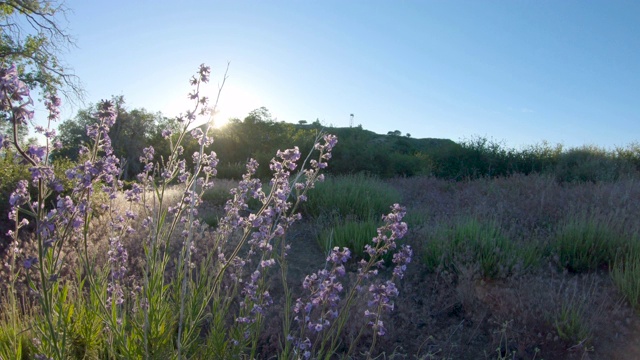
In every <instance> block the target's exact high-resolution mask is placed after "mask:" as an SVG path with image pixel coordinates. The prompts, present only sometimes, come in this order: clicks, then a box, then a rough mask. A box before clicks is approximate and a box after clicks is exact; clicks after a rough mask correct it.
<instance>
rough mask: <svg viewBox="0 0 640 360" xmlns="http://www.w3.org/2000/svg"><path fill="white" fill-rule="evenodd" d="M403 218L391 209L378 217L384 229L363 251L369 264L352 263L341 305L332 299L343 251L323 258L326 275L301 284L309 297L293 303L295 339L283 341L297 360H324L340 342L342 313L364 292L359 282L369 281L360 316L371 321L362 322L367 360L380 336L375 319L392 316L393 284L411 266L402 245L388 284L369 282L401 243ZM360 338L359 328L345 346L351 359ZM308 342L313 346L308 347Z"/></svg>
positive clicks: (381, 326)
mask: <svg viewBox="0 0 640 360" xmlns="http://www.w3.org/2000/svg"><path fill="white" fill-rule="evenodd" d="M404 215H405V210H404V208H403V207H401V206H400V205H398V204H394V205H393V206H392V207H391V213H389V214H388V215H385V216H383V217H382V219H383V221H384V222H385V224H384V225H383V226H382V227H380V228H378V230H377V233H378V235H377V236H376V237H374V238H373V240H372V244H373V245H370V244H367V245H365V252H366V253H367V254H368V255H369V260H364V259H363V260H361V261H360V262H359V263H358V275H357V277H356V281H355V283H354V284H353V285H352V287H351V289H350V290H349V292H348V293H347V294H346V296H345V298H344V301H343V302H342V303H340V304H339V303H338V302H337V299H338V298H339V295H338V294H339V293H341V292H342V290H343V287H342V284H341V283H340V282H338V281H337V279H338V278H339V277H341V276H342V275H343V274H344V267H343V265H342V263H345V262H346V261H347V260H348V259H349V257H350V251H349V249H342V250H340V249H338V248H334V249H333V250H332V251H331V252H330V254H329V256H328V257H327V263H329V264H332V268H331V270H330V271H327V270H320V271H319V272H318V273H317V274H313V275H311V276H307V277H306V278H305V280H304V282H303V288H304V289H305V290H306V291H307V292H308V293H309V295H308V297H307V300H303V299H302V298H299V299H297V300H296V304H295V306H294V307H293V312H294V313H295V314H296V317H295V318H294V321H296V322H297V323H298V326H299V335H298V336H297V337H294V336H289V338H288V339H289V341H291V342H292V343H293V345H294V347H295V349H296V352H298V353H299V354H300V355H301V356H302V357H303V358H305V359H308V358H310V357H311V356H315V357H317V358H325V359H329V358H330V357H331V356H332V354H334V353H335V352H336V351H337V348H338V346H339V344H340V343H341V342H342V336H343V330H344V326H345V324H346V322H347V320H348V319H349V312H348V310H349V309H350V308H351V307H352V304H353V302H354V301H355V299H356V296H357V294H358V293H359V292H362V291H363V290H364V289H365V286H364V283H365V281H372V284H371V285H370V286H369V287H368V292H367V296H369V298H370V300H369V301H368V304H367V305H368V306H367V309H365V311H364V313H363V315H364V317H365V318H366V319H371V320H369V321H368V322H367V326H369V327H370V328H371V329H372V330H373V341H372V344H371V346H370V349H369V353H368V358H370V357H371V352H372V351H373V348H374V347H375V343H376V339H377V337H378V336H383V335H384V334H385V332H386V329H385V327H384V322H383V321H382V320H381V316H382V314H383V313H384V312H388V311H391V310H393V301H392V300H391V299H392V298H393V297H395V296H397V295H398V291H397V288H396V285H395V280H397V279H401V278H402V277H403V276H404V272H405V271H406V266H407V264H408V263H409V262H411V256H412V250H411V248H410V247H409V246H408V245H403V246H402V247H401V248H400V250H399V251H398V252H396V253H395V254H394V255H393V263H394V264H395V266H394V269H393V274H392V277H391V279H390V280H387V281H385V282H383V283H381V282H376V281H375V277H376V276H377V275H378V272H379V269H380V268H382V267H383V264H384V260H382V257H383V256H384V255H385V254H387V253H388V252H390V251H393V250H395V249H396V248H397V244H396V240H398V239H401V238H402V237H403V236H404V235H405V234H406V232H407V224H406V223H404V222H402V218H403V217H404ZM363 333H364V327H363V328H361V329H360V332H359V334H358V336H357V337H356V338H355V340H354V341H353V342H352V343H351V346H350V348H349V351H348V354H351V353H353V351H354V350H355V346H356V345H357V343H358V341H359V339H360V337H361V336H362V335H363ZM312 339H316V340H315V341H312Z"/></svg>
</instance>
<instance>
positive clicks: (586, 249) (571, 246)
mask: <svg viewBox="0 0 640 360" xmlns="http://www.w3.org/2000/svg"><path fill="white" fill-rule="evenodd" d="M629 240H630V239H628V238H627V236H626V235H625V234H624V233H622V232H621V230H620V229H619V227H618V226H616V223H615V222H614V221H613V220H612V219H611V218H606V217H602V216H594V215H587V214H577V215H575V216H572V217H570V218H569V219H568V220H566V221H565V222H564V223H563V224H561V225H560V226H559V227H558V229H557V231H556V234H555V237H554V238H553V239H552V248H553V250H554V251H555V252H556V254H557V256H558V259H559V261H560V264H561V266H564V267H566V268H567V269H568V270H569V271H573V272H584V271H593V270H596V269H598V268H601V267H604V266H609V265H610V264H611V263H612V262H613V260H614V259H615V257H616V254H618V253H619V252H621V251H622V250H623V249H624V246H625V244H628V242H629Z"/></svg>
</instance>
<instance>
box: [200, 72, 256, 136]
mask: <svg viewBox="0 0 640 360" xmlns="http://www.w3.org/2000/svg"><path fill="white" fill-rule="evenodd" d="M212 105H213V104H212ZM260 106H264V103H263V100H262V99H261V97H260V96H258V95H256V92H255V91H254V90H253V89H251V87H249V86H242V85H241V84H229V83H227V84H225V87H224V88H223V89H222V92H221V93H220V100H219V101H218V106H217V111H216V113H215V115H214V117H213V126H214V127H215V128H218V129H219V128H222V127H224V126H225V125H226V124H227V123H228V122H229V119H232V118H238V119H244V117H245V116H247V115H248V114H249V112H251V111H252V110H255V109H257V108H259V107H260Z"/></svg>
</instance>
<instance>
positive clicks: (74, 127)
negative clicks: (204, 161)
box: [54, 96, 177, 180]
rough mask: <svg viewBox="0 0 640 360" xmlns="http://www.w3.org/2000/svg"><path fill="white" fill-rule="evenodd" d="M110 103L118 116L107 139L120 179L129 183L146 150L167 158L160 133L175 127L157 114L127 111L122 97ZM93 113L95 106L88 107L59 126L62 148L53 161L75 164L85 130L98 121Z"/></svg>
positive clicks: (137, 169) (85, 136) (166, 146)
mask: <svg viewBox="0 0 640 360" xmlns="http://www.w3.org/2000/svg"><path fill="white" fill-rule="evenodd" d="M112 101H113V103H114V104H115V107H116V110H117V113H118V114H117V117H116V122H115V124H114V126H113V127H112V128H111V129H110V130H109V137H110V138H111V145H112V146H113V149H114V153H115V155H116V156H117V157H118V158H120V160H121V161H122V162H123V163H124V166H123V174H122V176H123V178H124V179H125V180H128V179H131V178H133V177H134V176H135V175H136V174H138V173H139V172H140V170H142V166H141V164H140V159H139V158H140V155H141V154H142V149H144V148H145V147H148V146H153V147H154V149H155V152H156V155H157V156H159V157H161V156H165V157H166V156H167V155H168V154H169V147H168V144H167V141H166V140H165V139H164V138H163V137H162V130H164V129H169V130H175V128H176V126H177V124H176V122H175V120H173V119H168V118H166V117H164V116H162V114H160V113H150V112H148V111H146V110H145V109H133V110H128V109H127V108H126V107H125V99H124V97H123V96H114V97H112ZM95 111H96V106H95V105H90V106H89V107H87V108H85V109H81V110H79V111H78V113H77V114H76V116H75V118H73V119H69V120H66V121H64V122H62V123H61V124H60V125H59V127H58V139H57V140H59V141H60V142H61V143H62V145H63V147H62V149H60V150H58V151H56V152H55V153H54V158H65V157H66V158H69V159H71V160H74V161H75V160H78V149H79V147H80V146H81V145H83V144H85V143H88V142H89V137H88V136H87V130H86V127H87V125H90V124H94V123H95V122H96V121H97V119H96V118H95V117H94V113H95Z"/></svg>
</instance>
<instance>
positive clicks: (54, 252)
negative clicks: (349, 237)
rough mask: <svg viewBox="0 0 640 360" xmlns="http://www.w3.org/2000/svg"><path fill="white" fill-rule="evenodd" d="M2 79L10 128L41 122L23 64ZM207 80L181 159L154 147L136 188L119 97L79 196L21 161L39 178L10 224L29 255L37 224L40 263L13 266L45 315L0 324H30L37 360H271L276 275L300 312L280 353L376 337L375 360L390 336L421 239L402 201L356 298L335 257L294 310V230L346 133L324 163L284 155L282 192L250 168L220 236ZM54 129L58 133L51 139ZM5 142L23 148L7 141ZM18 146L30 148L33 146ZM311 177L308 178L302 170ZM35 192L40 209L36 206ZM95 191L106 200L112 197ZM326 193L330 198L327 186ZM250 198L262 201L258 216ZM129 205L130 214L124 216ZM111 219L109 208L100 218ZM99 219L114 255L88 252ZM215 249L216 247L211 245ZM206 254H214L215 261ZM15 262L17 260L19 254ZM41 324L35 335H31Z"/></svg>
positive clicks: (362, 268)
mask: <svg viewBox="0 0 640 360" xmlns="http://www.w3.org/2000/svg"><path fill="white" fill-rule="evenodd" d="M0 73H1V74H0V75H1V76H2V80H3V81H2V82H1V84H0V111H2V112H3V115H6V116H7V118H9V119H10V121H12V122H14V123H16V124H18V123H19V124H20V126H26V125H27V123H28V122H27V121H26V119H27V118H29V117H30V116H31V112H30V110H29V106H30V104H31V102H32V101H31V99H30V97H29V93H28V88H27V87H26V86H25V84H24V83H22V81H21V80H20V79H19V78H18V75H17V70H16V68H15V67H11V68H8V69H5V68H3V69H0ZM208 79H209V68H208V67H206V66H204V65H202V66H201V67H200V69H199V71H198V74H197V75H196V76H195V77H193V78H192V80H191V84H192V85H193V87H194V89H193V92H192V93H191V94H190V98H191V99H192V100H193V101H194V108H193V109H192V110H190V111H188V112H187V115H186V116H185V117H180V118H178V119H177V121H178V123H179V127H178V129H177V130H176V131H177V132H178V134H173V136H172V133H171V131H170V130H165V131H163V134H162V136H163V137H165V138H166V139H167V140H169V141H170V147H169V148H170V149H171V153H170V154H169V155H168V157H167V158H165V159H163V160H164V161H163V162H162V163H157V162H154V153H155V151H154V149H153V147H147V148H145V149H144V150H143V154H142V156H141V158H140V162H141V163H142V165H143V166H144V169H143V171H142V173H141V174H139V175H138V177H137V179H138V182H135V183H132V184H130V189H128V190H123V184H122V182H120V181H118V175H119V174H120V170H121V169H120V163H119V160H118V159H117V158H116V157H115V156H114V155H113V149H112V148H111V145H110V144H111V142H110V140H109V137H108V133H109V128H110V127H111V126H113V124H114V123H115V117H116V110H115V107H114V105H113V104H112V103H111V102H109V101H103V102H101V103H100V104H99V105H98V106H97V109H96V110H97V112H96V115H95V117H96V118H97V120H98V123H96V124H92V125H89V126H88V127H87V134H88V136H89V137H90V138H91V139H92V145H90V147H88V148H84V147H83V148H82V149H81V150H80V151H81V153H82V155H83V156H85V157H86V160H83V161H82V162H81V163H80V164H78V165H76V166H73V167H72V168H71V169H69V170H68V171H67V172H66V174H65V175H66V178H68V179H69V180H70V188H71V191H70V193H69V194H65V193H64V192H63V191H64V189H63V187H62V186H61V184H60V183H59V181H58V180H57V178H56V173H55V171H54V169H53V168H52V166H51V164H50V162H49V156H48V154H49V152H50V150H51V148H49V147H48V145H47V146H34V147H32V148H30V149H29V150H28V152H25V151H20V152H21V153H22V154H23V159H24V161H27V162H28V163H30V164H31V166H32V167H33V168H34V169H35V170H34V171H32V172H31V174H30V177H31V178H30V180H31V181H28V180H25V179H21V180H19V181H18V182H17V186H16V189H15V190H14V191H13V192H12V193H11V194H10V197H9V203H10V205H11V209H10V216H11V219H12V220H13V221H14V222H15V231H12V232H10V236H11V239H12V241H13V246H17V244H18V239H19V238H18V236H19V233H20V232H23V231H24V230H25V226H26V225H28V224H29V222H33V223H35V224H34V227H35V229H36V231H35V232H33V234H32V236H33V237H34V244H35V247H36V250H35V254H33V255H34V256H32V254H31V253H24V254H22V255H20V256H21V258H20V259H19V262H17V261H14V262H13V263H12V264H14V265H16V264H17V263H21V264H22V266H12V267H11V275H10V277H11V279H15V278H18V277H19V276H20V277H26V284H25V285H27V287H26V288H27V289H29V291H28V292H25V293H24V294H20V295H23V296H30V297H31V298H30V301H32V302H34V303H35V304H37V305H36V306H33V307H30V308H29V310H31V311H33V314H31V313H29V312H28V311H25V312H24V313H23V314H24V315H25V316H26V317H28V318H27V319H24V321H20V322H17V321H12V322H11V323H10V324H7V323H6V322H5V323H4V324H1V323H0V324H1V325H6V326H7V328H5V329H3V332H0V335H2V334H3V333H5V334H7V333H8V334H22V333H24V331H26V330H28V329H31V331H33V334H34V336H35V337H36V338H37V341H34V342H33V347H34V349H33V350H34V351H33V352H34V353H35V356H34V357H35V358H56V359H67V358H71V357H78V358H87V357H89V358H95V357H97V356H100V357H104V358H127V359H140V358H165V357H167V358H178V359H182V358H203V359H208V358H225V359H226V358H256V357H257V356H258V351H259V349H258V342H259V340H260V339H261V337H262V333H261V332H262V331H263V324H264V321H265V316H266V315H267V311H266V310H267V309H268V308H269V306H270V305H272V304H273V303H274V301H273V299H272V298H271V294H270V292H269V291H268V286H269V285H270V284H271V281H269V276H271V275H272V274H273V271H274V269H275V268H276V267H277V265H280V271H281V274H280V276H281V280H282V287H283V293H284V300H283V302H282V303H284V304H286V306H285V308H284V309H283V310H282V311H283V313H282V319H283V321H282V328H283V333H284V334H283V335H282V337H281V338H282V339H286V340H283V342H282V343H281V344H279V345H280V346H279V348H278V349H277V352H278V356H280V357H282V358H293V357H298V358H299V357H300V355H301V354H302V356H303V357H305V358H309V357H315V358H330V357H332V356H334V355H335V354H336V353H337V352H338V351H339V350H340V351H342V352H343V353H344V357H349V356H351V354H353V353H354V352H355V349H356V348H358V346H360V345H359V341H360V339H362V337H363V336H364V335H366V338H367V342H368V344H369V346H368V353H369V354H372V353H373V351H374V348H375V346H376V343H377V339H378V337H379V336H383V335H384V334H385V332H386V328H385V325H384V321H383V319H384V316H385V315H384V314H385V313H386V312H388V311H390V310H392V309H393V307H394V304H393V298H395V297H396V296H397V295H398V290H397V288H396V285H395V281H397V280H398V279H400V278H402V277H403V275H404V272H405V270H406V265H407V264H408V263H409V262H410V261H411V256H412V251H411V248H410V247H408V246H404V245H403V246H401V247H400V249H399V250H398V251H396V253H395V254H394V255H393V259H392V263H393V265H394V266H393V270H392V273H391V274H389V276H387V277H386V279H385V280H382V279H380V278H379V277H377V276H376V275H377V274H378V272H379V270H378V267H379V262H380V260H381V259H382V258H383V256H385V254H388V253H389V251H390V250H392V249H396V248H397V245H396V241H397V240H399V239H401V238H402V237H403V236H404V235H405V234H406V232H407V225H406V223H404V222H402V219H403V217H404V215H405V211H404V208H402V207H401V206H399V205H398V204H394V205H393V206H392V207H391V211H390V212H389V213H388V215H386V216H383V217H382V222H383V224H382V225H381V226H380V227H379V228H378V230H377V234H378V235H377V236H375V238H374V239H372V242H371V245H369V244H367V245H366V246H365V250H366V252H367V254H368V255H369V259H368V260H366V261H361V262H359V263H358V265H357V274H354V276H353V277H352V279H353V281H352V282H351V284H350V286H349V287H345V286H343V285H342V283H341V280H340V279H341V278H342V277H343V276H345V275H346V268H345V266H344V263H345V262H347V261H348V260H349V258H350V257H351V252H350V250H349V249H346V248H342V249H340V248H333V249H331V251H330V252H329V254H328V256H327V259H326V261H327V266H326V267H325V269H322V270H319V271H317V272H316V273H315V274H312V275H310V276H307V277H306V278H305V280H304V282H303V284H302V285H303V286H302V291H301V293H300V294H299V295H300V296H297V297H296V300H295V304H294V301H293V299H294V297H293V293H292V290H291V289H290V288H289V285H288V283H287V278H286V266H287V263H286V252H287V251H288V249H289V246H288V244H287V242H286V241H287V238H286V236H285V234H286V232H287V230H288V229H289V227H290V226H291V225H292V224H294V223H295V222H296V221H298V220H299V219H300V215H299V214H298V213H296V210H297V209H298V207H299V206H300V204H301V203H302V202H303V201H305V200H306V199H307V197H308V195H309V189H311V188H313V187H314V185H315V184H316V182H317V181H318V180H319V179H321V178H322V174H320V170H321V169H324V168H326V167H327V166H328V163H327V161H328V160H329V159H330V158H331V151H332V150H333V148H334V146H335V145H336V143H337V138H336V137H335V136H333V135H328V134H320V135H318V137H317V138H316V139H315V141H314V144H315V145H314V151H313V152H312V153H311V154H310V155H309V157H308V158H307V159H309V158H311V156H312V155H313V156H314V157H315V158H314V159H313V160H310V161H309V163H308V166H305V165H307V164H306V161H305V162H303V163H302V164H299V160H300V159H301V153H300V151H299V149H298V148H297V147H294V148H291V149H287V150H284V151H278V152H277V153H276V157H275V158H272V160H271V161H270V166H269V168H270V169H271V171H272V178H271V181H270V186H269V187H268V188H267V187H263V186H262V183H261V182H260V180H259V179H257V178H256V177H255V175H256V172H257V169H258V163H257V162H256V161H255V160H253V159H250V160H249V161H248V162H247V164H246V172H245V173H244V174H243V176H242V180H241V181H240V182H239V183H238V186H237V187H236V188H233V189H231V191H230V198H229V199H228V200H227V201H226V203H225V213H224V215H223V216H222V217H220V219H219V221H218V223H217V228H216V230H215V231H213V232H209V233H207V232H205V230H204V229H203V226H201V225H200V219H198V217H197V216H198V211H197V210H198V209H197V207H198V206H199V205H200V204H201V203H202V201H203V200H202V196H203V193H204V192H205V191H206V190H207V189H208V188H210V187H211V186H213V183H212V181H211V178H212V176H213V175H215V172H216V171H215V168H216V166H217V164H218V159H217V155H216V153H215V152H210V153H206V151H205V150H206V148H207V146H208V145H210V144H211V143H212V141H213V139H212V138H210V137H209V136H208V135H206V134H208V133H209V131H208V130H209V129H205V130H204V131H203V129H201V128H199V127H196V128H193V122H194V121H195V119H196V116H195V115H196V114H198V113H199V114H200V115H208V114H209V108H208V105H207V104H208V102H207V99H206V98H205V97H202V96H201V95H200V93H199V89H200V86H201V84H203V83H206V82H208ZM218 95H219V94H218ZM45 98H46V99H47V100H46V101H45V106H46V108H47V109H48V110H49V120H51V121H52V120H55V119H56V118H57V116H58V113H59V112H58V107H59V105H60V100H59V99H58V98H57V97H55V96H53V95H50V94H47V95H46V96H45ZM14 103H15V104H14ZM14 105H15V106H14ZM214 108H215V106H214ZM208 126H210V124H209V125H208ZM189 128H193V130H190V131H189V130H188V129H189ZM39 131H42V132H43V133H44V134H45V136H47V137H51V136H52V135H51V134H52V133H51V132H48V131H47V132H45V131H46V130H44V129H43V130H39ZM189 132H190V134H191V136H192V137H193V138H194V141H195V142H196V143H197V144H198V145H199V149H198V150H199V151H198V152H196V153H194V154H193V155H192V159H193V164H194V166H193V168H187V165H186V164H187V162H186V161H185V159H183V158H181V155H182V151H183V148H182V146H181V141H182V140H183V139H184V137H185V135H186V134H187V133H189ZM0 143H1V144H3V146H7V144H9V143H8V142H7V143H5V142H4V138H0ZM48 143H49V142H48ZM9 145H11V146H15V147H16V148H17V149H20V145H19V144H9ZM297 168H300V169H304V170H301V171H299V172H297V173H295V172H294V171H295V170H296V169H297ZM156 174H157V175H158V176H154V175H156ZM175 182H178V183H180V184H183V185H181V186H180V187H177V190H176V191H175V192H177V193H178V196H177V200H176V201H175V202H173V201H171V196H170V194H172V193H173V192H174V191H173V190H174V189H176V187H175V186H173V184H174V183H175ZM170 186H171V187H170ZM33 187H35V188H36V193H37V198H36V199H34V198H32V197H31V195H30V190H31V189H32V188H33ZM96 193H99V194H101V195H102V196H104V197H105V198H104V200H103V201H101V200H98V197H97V196H96ZM56 195H57V196H56ZM315 195H317V196H321V195H322V193H321V192H318V191H317V189H316V191H315ZM212 196H214V198H217V197H219V194H214V195H212ZM49 197H55V198H56V201H55V202H54V203H53V204H52V207H53V208H51V209H48V208H46V207H45V206H44V201H45V200H46V199H47V198H49ZM250 199H253V201H256V202H257V203H258V204H259V205H257V206H256V207H255V208H253V209H251V208H250V205H249V200H250ZM96 202H97V204H96ZM122 203H125V205H126V206H120V205H121V204H122ZM97 208H99V209H100V212H98V211H97V210H94V209H97ZM247 210H253V211H252V212H249V211H247ZM360 210H362V208H361V209H360ZM96 223H102V224H104V225H105V226H104V227H103V228H100V229H99V230H100V231H103V232H104V233H105V234H106V236H107V237H108V244H103V245H104V246H105V247H106V249H105V251H102V252H90V251H89V250H88V249H89V248H90V247H92V246H94V245H96V244H93V241H94V240H95V237H96V234H95V232H94V231H95V230H96V229H95V227H96V226H94V225H96ZM205 238H206V244H201V243H198V241H199V240H201V239H205ZM135 240H140V241H135ZM127 246H129V247H127ZM203 246H206V247H205V249H206V252H205V253H204V254H201V252H200V250H199V249H202V248H203ZM140 248H141V249H140ZM129 249H138V250H141V251H139V253H140V254H142V255H141V257H140V258H138V259H135V262H133V263H132V259H130V258H129V251H128V250H129ZM74 250H75V251H74ZM174 250H175V251H174ZM11 254H16V257H17V256H18V255H17V254H19V252H11ZM71 257H77V258H78V263H79V267H78V269H76V270H77V274H78V277H77V278H73V277H72V276H70V275H68V274H67V273H69V272H68V271H67V272H65V271H63V270H65V269H66V267H67V266H68V262H70V258H71ZM101 264H105V265H104V266H102V265H101ZM9 283H10V284H11V286H13V284H14V282H11V280H10V281H9ZM12 289H13V287H12ZM360 289H368V291H365V292H361V291H360ZM343 292H344V296H343ZM7 294H8V298H9V300H8V302H9V304H10V305H7V306H5V308H4V309H3V312H2V313H5V311H6V310H7V309H6V307H10V308H11V309H12V310H15V309H16V308H17V307H16V305H15V304H16V303H17V301H16V297H17V296H18V295H17V294H15V292H14V291H8V292H7ZM356 299H358V300H364V301H365V303H366V304H367V305H366V306H364V307H363V308H362V309H359V310H360V311H361V312H360V314H361V316H359V317H357V316H354V313H353V312H352V311H350V310H352V309H355V305H356ZM292 312H293V313H295V314H296V315H295V317H294V316H292ZM354 318H355V320H356V321H357V325H359V332H358V335H357V336H355V337H354V338H351V340H352V341H351V343H345V341H344V339H345V337H346V336H345V332H346V324H347V322H348V321H349V320H353V319H354ZM28 325H32V326H31V327H29V328H26V329H25V327H26V326H28ZM349 327H350V328H351V325H350V326H349ZM367 330H369V331H367ZM367 333H368V334H367ZM10 338H11V339H10V341H11V343H12V344H13V345H14V346H15V345H16V344H19V343H20V341H22V340H20V339H17V340H16V337H15V336H14V335H11V336H10ZM0 341H2V339H1V337H0ZM201 344H205V346H201ZM345 346H346V347H347V349H345ZM343 349H344V351H343Z"/></svg>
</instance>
